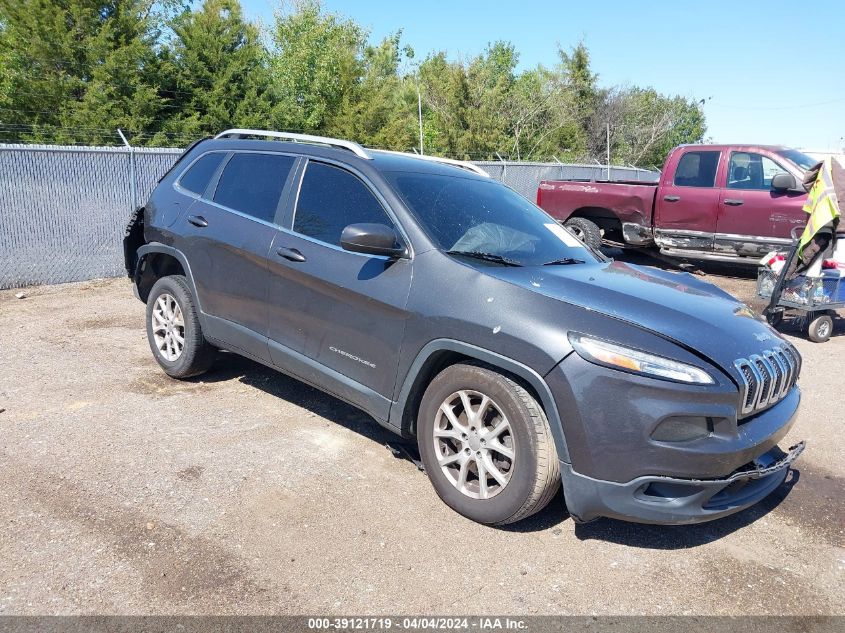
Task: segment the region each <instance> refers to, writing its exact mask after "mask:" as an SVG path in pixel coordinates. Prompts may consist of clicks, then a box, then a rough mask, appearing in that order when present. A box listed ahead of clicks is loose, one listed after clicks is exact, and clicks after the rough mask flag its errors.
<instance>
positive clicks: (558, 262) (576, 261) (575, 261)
mask: <svg viewBox="0 0 845 633" xmlns="http://www.w3.org/2000/svg"><path fill="white" fill-rule="evenodd" d="M583 263H585V262H584V260H583V259H575V258H574V257H564V258H562V259H553V260H552V261H550V262H546V263H545V264H543V266H566V265H568V264H583Z"/></svg>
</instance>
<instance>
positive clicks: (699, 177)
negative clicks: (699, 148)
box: [675, 152, 719, 187]
mask: <svg viewBox="0 0 845 633" xmlns="http://www.w3.org/2000/svg"><path fill="white" fill-rule="evenodd" d="M718 165H719V152H687V153H686V154H684V155H683V156H681V160H679V161H678V167H677V169H676V170H675V186H676V187H712V186H713V185H715V184H716V167H717V166H718Z"/></svg>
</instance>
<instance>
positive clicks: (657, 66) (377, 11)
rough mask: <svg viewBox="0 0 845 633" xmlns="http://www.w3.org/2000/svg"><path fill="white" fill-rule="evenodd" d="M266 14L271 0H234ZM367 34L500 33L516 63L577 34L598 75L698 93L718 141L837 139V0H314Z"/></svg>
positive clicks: (842, 133) (420, 39)
mask: <svg viewBox="0 0 845 633" xmlns="http://www.w3.org/2000/svg"><path fill="white" fill-rule="evenodd" d="M242 3H243V5H244V9H245V12H246V14H247V15H248V16H249V17H251V18H260V19H261V20H262V21H263V22H264V23H265V24H271V23H272V19H273V12H274V9H275V7H277V6H278V2H277V1H276V0H242ZM323 6H324V8H325V9H326V10H328V11H333V12H338V13H341V14H343V15H345V16H348V17H351V18H353V19H354V20H355V21H356V22H358V23H359V24H361V25H362V26H364V27H365V28H367V29H369V31H370V33H371V38H372V39H373V40H380V39H381V38H382V37H384V36H385V35H387V34H389V33H392V32H394V31H396V30H397V29H400V28H401V29H402V31H403V40H404V42H405V43H407V44H410V45H411V46H412V47H413V48H414V50H415V51H416V54H417V57H418V58H423V57H425V56H426V55H427V54H428V53H429V52H431V51H437V50H445V51H447V52H448V53H449V56H450V57H452V58H467V57H471V56H473V55H475V54H477V53H479V52H481V51H482V50H484V47H485V46H486V45H487V43H488V42H492V41H495V40H507V41H510V42H512V43H513V44H514V45H515V46H516V49H517V51H519V53H520V66H521V67H533V66H536V65H537V64H544V65H547V66H549V65H553V64H554V63H555V62H556V60H557V52H556V51H557V45H558V43H560V45H561V46H563V47H564V48H568V47H569V46H571V45H573V44H575V43H577V42H578V41H579V40H581V39H583V40H584V42H585V43H586V45H587V47H588V49H589V51H590V54H591V56H592V64H593V69H594V72H597V73H598V74H599V83H600V84H602V85H604V86H610V85H620V84H621V85H637V86H642V87H647V86H651V87H653V88H655V89H656V90H658V91H659V92H662V93H666V94H671V95H674V94H680V95H683V96H687V97H695V98H696V99H706V102H705V105H704V111H705V113H706V115H707V124H708V133H707V134H708V136H709V137H710V138H711V139H712V140H713V141H714V142H722V143H780V144H784V145H791V146H794V147H801V148H805V149H816V150H829V149H830V150H832V149H837V150H840V149H841V148H843V146H845V80H843V79H845V2H843V1H842V0H838V1H836V0H813V1H812V2H808V3H806V4H804V3H801V2H794V1H793V2H783V1H781V0H769V1H765V2H763V1H759V0H745V1H742V0H734V1H725V0H705V1H703V2H702V1H697V2H694V3H693V2H683V1H678V0H676V1H674V2H659V1H656V0H655V1H652V0H636V1H634V0H631V1H628V2H624V1H621V0H604V1H598V2H589V1H584V0H582V1H581V2H567V1H565V0H558V1H557V2H553V1H547V0H511V1H509V2H499V1H496V0H486V1H485V0H451V1H447V2H443V1H439V0H438V1H428V2H424V1H422V2H403V1H402V0H393V1H385V0H357V1H355V0H324V2H323Z"/></svg>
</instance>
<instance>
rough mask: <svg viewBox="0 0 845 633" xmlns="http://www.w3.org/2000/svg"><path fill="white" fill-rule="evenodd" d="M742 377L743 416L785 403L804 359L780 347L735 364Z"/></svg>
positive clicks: (787, 348) (796, 353)
mask: <svg viewBox="0 0 845 633" xmlns="http://www.w3.org/2000/svg"><path fill="white" fill-rule="evenodd" d="M734 365H735V366H736V368H737V369H738V370H739V375H740V377H741V378H742V380H741V382H740V394H741V401H742V411H741V413H742V415H748V414H749V413H753V412H754V411H759V410H761V409H765V408H766V407H768V406H770V405H772V404H774V403H775V402H778V401H779V400H781V399H782V398H783V397H784V396H785V395H786V394H787V393H789V390H790V389H792V387H793V385H795V382H796V381H797V380H798V374H799V373H800V372H801V357H800V356H799V355H798V352H795V351H793V350H792V349H790V348H789V347H778V348H775V349H769V350H765V351H764V352H763V353H761V354H754V355H753V356H750V357H748V358H739V359H737V360H736V361H734Z"/></svg>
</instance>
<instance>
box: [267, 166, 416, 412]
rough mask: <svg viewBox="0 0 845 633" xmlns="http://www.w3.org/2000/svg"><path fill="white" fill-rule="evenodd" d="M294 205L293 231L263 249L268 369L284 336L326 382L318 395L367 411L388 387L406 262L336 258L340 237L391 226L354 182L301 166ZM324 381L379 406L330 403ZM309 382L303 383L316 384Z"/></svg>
mask: <svg viewBox="0 0 845 633" xmlns="http://www.w3.org/2000/svg"><path fill="white" fill-rule="evenodd" d="M294 204H295V206H294V209H293V213H294V215H293V221H292V228H293V230H287V229H284V230H278V231H277V232H276V235H275V238H274V240H273V245H272V247H271V249H270V291H269V292H270V297H269V298H270V301H269V304H270V311H271V314H270V327H269V338H270V348H271V349H270V353H271V356H272V357H273V361H274V362H275V363H276V364H278V365H281V366H285V365H286V364H289V363H288V361H287V356H288V354H289V351H288V350H286V349H285V346H284V341H285V340H289V339H290V331H291V329H293V330H294V331H295V332H297V333H298V339H297V340H298V341H299V342H300V345H301V349H298V350H296V351H297V352H299V353H301V354H302V355H304V356H305V357H307V358H308V359H310V360H312V361H316V363H317V365H316V367H317V368H318V371H319V370H320V369H319V368H321V367H322V368H324V370H328V373H329V374H331V375H333V376H335V377H334V378H325V382H323V383H322V385H319V386H323V387H324V388H326V389H327V390H328V391H332V392H334V393H335V394H336V395H339V396H341V397H343V398H344V399H346V400H347V401H351V402H353V404H363V402H364V401H366V404H367V407H372V406H373V401H374V399H375V401H377V402H379V403H380V404H381V405H382V406H385V405H386V403H388V402H389V398H390V397H391V395H392V393H393V387H394V383H395V380H396V366H397V362H398V357H399V350H400V347H401V344H402V338H403V336H404V332H405V322H406V320H407V316H408V314H407V312H406V304H407V302H408V294H409V292H410V287H411V271H412V267H413V260H411V259H397V260H391V259H388V258H387V257H382V256H377V255H366V254H361V253H352V252H349V251H346V250H344V249H342V248H341V247H340V234H341V232H342V231H343V229H344V228H345V227H346V226H348V225H349V224H355V223H361V222H368V223H377V224H386V225H388V226H392V227H394V228H396V222H395V221H394V220H393V218H392V217H391V216H390V215H389V214H388V212H387V211H386V208H387V204H386V203H385V202H384V201H383V200H382V199H381V198H380V196H378V195H376V194H375V193H374V190H373V189H371V188H370V187H369V186H368V185H367V184H366V183H365V182H364V181H363V180H362V179H361V178H359V177H358V176H356V175H355V174H353V173H352V172H351V171H348V170H347V169H344V168H342V167H340V166H338V165H334V164H329V163H327V162H321V161H315V160H309V161H308V163H307V165H306V166H305V171H304V174H303V176H302V181H301V185H300V188H299V195H298V196H297V199H296V200H295V203H294ZM288 225H290V224H288ZM400 233H401V232H400ZM334 372H336V373H337V374H340V375H342V376H344V377H346V378H349V379H351V380H352V381H354V382H355V383H358V384H359V385H363V386H365V387H366V388H367V389H365V390H364V391H365V392H366V391H368V390H370V391H372V392H375V394H378V395H379V397H376V396H375V394H373V393H370V394H369V395H366V394H365V395H361V394H360V393H357V392H356V391H355V389H352V390H350V391H348V392H345V393H338V392H337V388H338V386H337V379H336V378H337V377H336V375H335V374H334ZM315 376H316V377H313V376H312V377H306V378H308V379H309V380H310V381H311V382H319V381H320V380H323V378H321V377H320V376H319V374H315ZM382 397H383V398H382ZM359 398H363V401H362V400H356V399H359ZM385 411H386V410H385ZM385 419H386V413H385Z"/></svg>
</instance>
